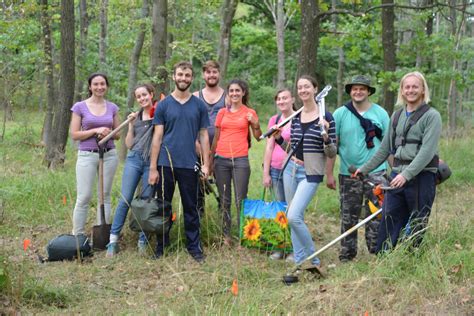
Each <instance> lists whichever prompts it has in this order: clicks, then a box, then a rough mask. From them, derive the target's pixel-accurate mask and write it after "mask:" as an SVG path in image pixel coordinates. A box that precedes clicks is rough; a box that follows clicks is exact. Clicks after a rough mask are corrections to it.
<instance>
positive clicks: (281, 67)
mask: <svg viewBox="0 0 474 316" xmlns="http://www.w3.org/2000/svg"><path fill="white" fill-rule="evenodd" d="M284 5H285V1H284V0H277V5H276V20H275V28H276V43H277V56H278V74H277V89H281V88H283V87H284V86H285V80H286V72H285V11H284Z"/></svg>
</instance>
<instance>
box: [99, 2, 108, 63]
mask: <svg viewBox="0 0 474 316" xmlns="http://www.w3.org/2000/svg"><path fill="white" fill-rule="evenodd" d="M108 6H109V0H101V4H100V39H99V69H100V70H101V71H104V72H106V71H105V70H106V69H107V58H106V56H107V55H106V54H107V52H106V51H107V8H108Z"/></svg>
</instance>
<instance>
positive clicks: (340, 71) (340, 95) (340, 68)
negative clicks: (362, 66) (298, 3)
mask: <svg viewBox="0 0 474 316" xmlns="http://www.w3.org/2000/svg"><path fill="white" fill-rule="evenodd" d="M331 6H332V8H331V9H332V10H336V9H337V0H332V3H331ZM332 23H333V24H334V34H337V14H334V15H333V16H332ZM337 54H338V60H337V79H336V80H337V104H336V108H337V107H338V106H340V105H341V104H342V102H343V100H344V66H345V63H346V61H345V56H344V49H343V48H342V47H338V48H337Z"/></svg>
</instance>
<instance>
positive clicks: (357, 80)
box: [345, 75, 375, 95]
mask: <svg viewBox="0 0 474 316" xmlns="http://www.w3.org/2000/svg"><path fill="white" fill-rule="evenodd" d="M353 85H363V86H366V87H367V88H368V89H369V95H372V94H374V93H375V88H374V87H372V86H371V83H370V78H369V77H367V76H363V75H358V76H354V77H352V80H351V82H349V83H348V84H346V85H345V90H346V93H347V94H351V89H352V86H353Z"/></svg>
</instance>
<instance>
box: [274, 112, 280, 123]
mask: <svg viewBox="0 0 474 316" xmlns="http://www.w3.org/2000/svg"><path fill="white" fill-rule="evenodd" d="M280 119H281V113H279V114H278V115H277V118H276V120H275V124H278V122H279V121H280Z"/></svg>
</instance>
